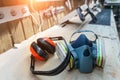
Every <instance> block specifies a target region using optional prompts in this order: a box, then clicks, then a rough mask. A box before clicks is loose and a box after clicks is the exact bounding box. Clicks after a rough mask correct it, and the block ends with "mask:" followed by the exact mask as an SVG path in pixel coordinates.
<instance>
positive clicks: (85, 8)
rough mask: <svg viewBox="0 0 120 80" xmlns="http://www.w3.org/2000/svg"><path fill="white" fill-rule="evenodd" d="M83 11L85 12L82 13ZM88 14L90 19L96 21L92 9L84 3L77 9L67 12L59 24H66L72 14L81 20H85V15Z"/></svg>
mask: <svg viewBox="0 0 120 80" xmlns="http://www.w3.org/2000/svg"><path fill="white" fill-rule="evenodd" d="M83 12H87V13H85V14H83ZM88 14H90V16H91V18H92V20H93V21H94V22H95V21H97V18H96V17H95V15H94V13H93V11H92V9H90V8H89V7H88V6H87V5H86V4H85V5H82V6H80V7H78V8H77V9H75V10H73V11H72V12H70V13H69V14H67V15H66V16H65V17H63V18H62V19H61V21H60V24H66V23H67V22H68V21H69V20H70V19H71V18H73V17H74V16H77V15H78V16H79V18H80V20H81V21H84V20H85V17H86V16H87V15H88Z"/></svg>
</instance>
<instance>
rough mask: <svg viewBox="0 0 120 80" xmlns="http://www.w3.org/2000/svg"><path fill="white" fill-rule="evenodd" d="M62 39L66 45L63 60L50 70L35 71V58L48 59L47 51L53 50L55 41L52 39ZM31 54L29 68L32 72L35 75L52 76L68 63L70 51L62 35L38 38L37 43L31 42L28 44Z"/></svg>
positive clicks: (52, 51)
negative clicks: (65, 53)
mask: <svg viewBox="0 0 120 80" xmlns="http://www.w3.org/2000/svg"><path fill="white" fill-rule="evenodd" d="M58 40H63V41H64V42H65V44H66V46H67V55H66V57H65V59H64V60H63V62H62V63H61V64H60V65H59V66H57V67H56V68H55V69H53V70H50V71H35V59H39V60H42V61H45V60H47V59H48V53H52V54H53V53H54V52H55V43H54V42H53V41H58ZM30 51H31V53H32V55H31V65H30V70H31V72H32V73H33V74H36V75H47V76H53V75H57V74H59V73H60V72H62V71H63V70H64V69H65V68H66V67H67V65H68V63H69V60H70V56H71V54H70V51H69V48H68V45H67V43H66V41H65V39H64V38H63V37H50V38H39V39H37V43H35V42H33V43H32V44H31V46H30Z"/></svg>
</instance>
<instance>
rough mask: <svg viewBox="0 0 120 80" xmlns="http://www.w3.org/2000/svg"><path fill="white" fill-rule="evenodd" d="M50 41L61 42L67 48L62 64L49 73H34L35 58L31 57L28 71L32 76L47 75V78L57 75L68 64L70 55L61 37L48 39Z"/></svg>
mask: <svg viewBox="0 0 120 80" xmlns="http://www.w3.org/2000/svg"><path fill="white" fill-rule="evenodd" d="M50 39H51V40H53V41H58V40H63V41H64V42H65V44H66V46H67V50H68V51H67V55H66V57H65V59H64V60H63V62H62V63H61V64H60V65H59V66H58V67H56V68H55V69H53V70H50V71H35V58H34V56H32V55H31V65H30V70H31V72H32V73H33V74H36V75H47V76H53V75H57V74H59V73H61V72H62V71H63V70H64V69H65V68H66V67H67V65H68V64H69V60H70V56H71V54H70V51H69V48H68V45H67V42H66V40H65V39H64V38H63V37H61V36H60V37H50Z"/></svg>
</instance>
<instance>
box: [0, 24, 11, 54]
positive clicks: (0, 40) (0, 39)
mask: <svg viewBox="0 0 120 80" xmlns="http://www.w3.org/2000/svg"><path fill="white" fill-rule="evenodd" d="M0 45H1V47H0V53H2V52H5V51H7V50H8V49H10V48H12V47H13V46H12V41H11V37H10V34H9V30H8V26H7V23H4V24H0Z"/></svg>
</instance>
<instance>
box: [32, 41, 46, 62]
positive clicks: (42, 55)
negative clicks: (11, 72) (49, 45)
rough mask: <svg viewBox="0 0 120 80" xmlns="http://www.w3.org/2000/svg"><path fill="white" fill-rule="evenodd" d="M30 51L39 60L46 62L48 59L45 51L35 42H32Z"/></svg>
mask: <svg viewBox="0 0 120 80" xmlns="http://www.w3.org/2000/svg"><path fill="white" fill-rule="evenodd" d="M30 51H31V53H32V55H33V56H34V57H35V58H36V59H38V60H41V61H45V60H47V59H48V54H47V53H46V52H45V51H43V50H42V49H41V48H40V47H39V46H38V44H37V43H35V42H32V44H31V46H30Z"/></svg>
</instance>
